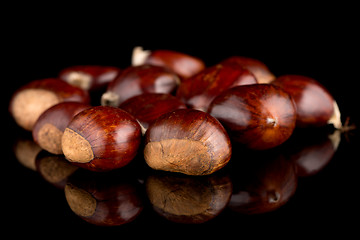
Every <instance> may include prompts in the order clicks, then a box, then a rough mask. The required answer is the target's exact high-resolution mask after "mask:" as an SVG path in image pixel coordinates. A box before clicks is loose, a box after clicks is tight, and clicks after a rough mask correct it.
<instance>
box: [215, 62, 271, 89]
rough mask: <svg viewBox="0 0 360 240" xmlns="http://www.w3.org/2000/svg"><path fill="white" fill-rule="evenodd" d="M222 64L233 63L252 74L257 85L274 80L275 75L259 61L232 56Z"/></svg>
mask: <svg viewBox="0 0 360 240" xmlns="http://www.w3.org/2000/svg"><path fill="white" fill-rule="evenodd" d="M222 63H223V64H228V63H233V64H237V65H239V66H240V67H243V68H246V69H248V70H249V71H250V72H252V73H253V74H254V75H255V77H256V80H257V81H258V83H270V82H272V81H273V80H274V79H275V75H274V74H273V73H272V72H271V71H270V70H269V68H268V67H267V66H266V65H265V64H264V63H263V62H261V61H259V60H257V59H253V58H248V57H242V56H232V57H229V58H227V59H225V60H223V61H222Z"/></svg>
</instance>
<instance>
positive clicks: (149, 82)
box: [101, 65, 180, 107]
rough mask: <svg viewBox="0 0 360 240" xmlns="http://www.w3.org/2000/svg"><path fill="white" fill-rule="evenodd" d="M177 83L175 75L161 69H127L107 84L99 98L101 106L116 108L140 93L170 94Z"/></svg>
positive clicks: (142, 67) (139, 67) (152, 67)
mask: <svg viewBox="0 0 360 240" xmlns="http://www.w3.org/2000/svg"><path fill="white" fill-rule="evenodd" d="M179 81H180V80H179V77H178V76H177V75H176V74H175V73H173V72H171V71H169V70H167V69H166V68H163V67H159V66H151V65H141V66H137V67H128V68H126V69H125V70H124V71H122V73H121V74H119V75H118V76H117V77H116V78H115V79H114V80H113V81H112V82H110V83H109V85H108V88H107V91H106V92H105V93H104V94H103V95H102V97H101V105H103V106H113V107H118V106H119V105H120V104H121V103H122V102H124V101H125V100H127V99H129V98H131V97H134V96H136V95H140V94H142V93H171V92H173V91H174V90H175V88H176V87H177V86H178V84H179Z"/></svg>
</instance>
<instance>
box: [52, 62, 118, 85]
mask: <svg viewBox="0 0 360 240" xmlns="http://www.w3.org/2000/svg"><path fill="white" fill-rule="evenodd" d="M120 71H121V70H120V69H119V68H117V67H113V66H99V65H77V66H71V67H67V68H64V69H62V70H61V71H60V73H59V76H58V77H59V78H60V79H61V80H64V81H66V82H68V83H69V84H71V85H73V86H77V87H79V88H81V89H84V90H86V91H88V90H97V89H100V88H103V87H104V86H106V85H107V84H108V83H109V82H111V81H112V80H114V78H115V77H116V76H117V75H118V74H119V73H120Z"/></svg>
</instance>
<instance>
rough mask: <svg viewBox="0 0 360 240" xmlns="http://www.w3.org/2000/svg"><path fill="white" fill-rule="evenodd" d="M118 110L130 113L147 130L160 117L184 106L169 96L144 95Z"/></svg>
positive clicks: (129, 101) (163, 94)
mask: <svg viewBox="0 0 360 240" xmlns="http://www.w3.org/2000/svg"><path fill="white" fill-rule="evenodd" d="M119 108H121V109H123V110H125V111H126V112H128V113H130V114H131V115H132V116H134V117H135V118H136V119H137V120H138V121H139V122H140V124H141V125H142V127H143V128H144V129H147V128H148V127H149V125H150V124H151V123H153V122H154V121H155V120H156V119H157V118H159V117H160V116H161V115H163V114H165V113H168V112H171V111H173V110H176V109H184V108H186V105H185V104H184V103H183V102H182V101H180V100H179V99H178V98H176V97H174V96H172V95H170V94H166V93H144V94H141V95H138V96H135V97H132V98H130V99H128V100H126V101H125V102H123V103H122V104H120V106H119Z"/></svg>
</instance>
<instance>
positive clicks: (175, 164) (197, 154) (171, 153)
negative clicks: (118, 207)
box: [144, 109, 231, 175]
mask: <svg viewBox="0 0 360 240" xmlns="http://www.w3.org/2000/svg"><path fill="white" fill-rule="evenodd" d="M144 157H145V160H146V163H147V164H148V165H149V166H150V167H151V168H153V169H156V170H163V171H170V172H180V173H183V174H187V175H208V174H211V173H213V172H215V171H217V170H219V169H221V168H222V167H224V166H225V165H226V164H227V163H228V161H229V160H230V157H231V143H230V139H229V137H228V135H227V133H226V131H225V129H224V128H223V126H222V125H221V124H220V123H219V121H218V120H216V119H215V118H214V117H212V116H210V115H209V114H207V113H205V112H202V111H198V110H194V109H178V110H174V111H172V112H169V113H165V114H164V115H162V116H160V117H159V118H158V119H157V120H156V121H155V122H154V123H153V124H151V125H150V127H149V128H148V130H147V131H146V133H145V149H144Z"/></svg>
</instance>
